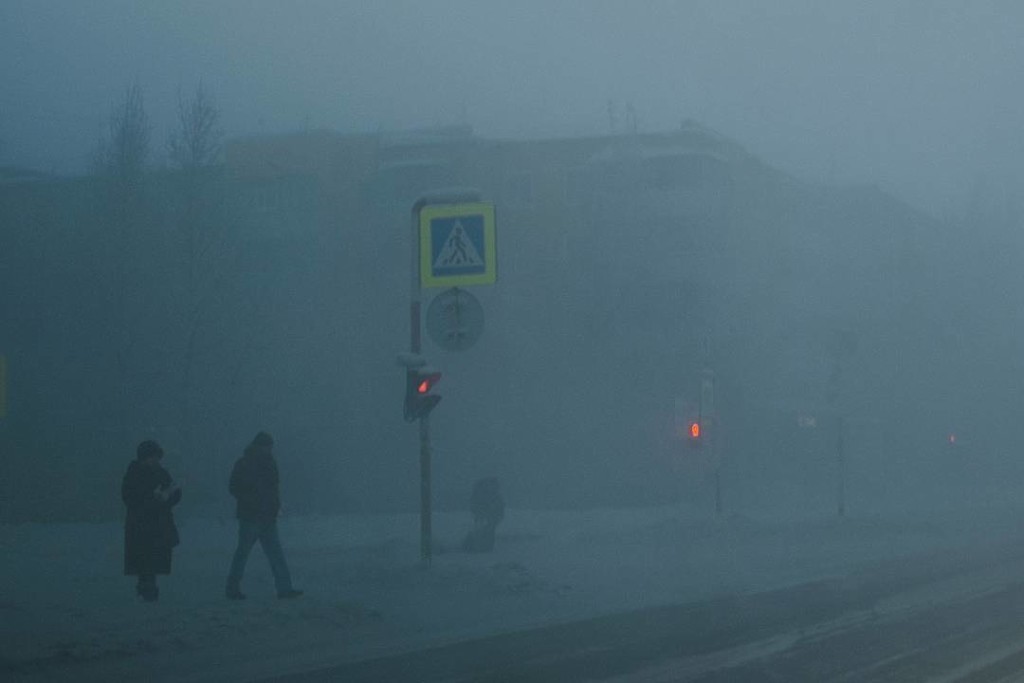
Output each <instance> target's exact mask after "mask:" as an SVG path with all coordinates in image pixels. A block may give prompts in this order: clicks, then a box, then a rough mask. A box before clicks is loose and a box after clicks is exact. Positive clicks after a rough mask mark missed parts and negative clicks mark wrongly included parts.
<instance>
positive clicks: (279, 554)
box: [225, 432, 302, 600]
mask: <svg viewBox="0 0 1024 683" xmlns="http://www.w3.org/2000/svg"><path fill="white" fill-rule="evenodd" d="M273 448H274V439H273V438H272V437H271V436H270V434H267V433H266V432H260V433H259V434H257V435H256V437H255V438H254V439H253V440H252V443H250V444H249V445H248V446H246V448H245V452H244V454H243V455H242V457H241V458H239V459H238V460H237V461H236V462H235V466H234V468H233V469H232V470H231V480H230V483H229V487H228V488H229V490H230V491H231V495H232V496H234V497H235V500H236V501H237V508H236V509H237V514H238V547H237V548H236V549H235V556H234V558H233V559H232V560H231V570H230V571H229V572H228V580H227V586H226V588H225V595H226V596H227V597H228V599H230V600H244V599H245V595H244V594H243V593H242V590H241V583H242V575H243V574H244V573H245V564H246V562H247V561H248V559H249V552H250V551H251V550H252V547H253V545H255V543H256V541H259V542H260V545H261V546H262V547H263V554H264V555H266V556H267V561H268V562H269V563H270V570H271V572H273V574H274V585H275V587H276V588H277V597H279V598H297V597H299V596H300V595H302V591H300V590H295V587H294V586H292V577H291V574H290V573H289V572H288V563H287V562H286V561H285V559H284V551H283V550H282V549H281V539H280V537H279V536H278V533H277V513H278V511H280V509H281V496H280V492H279V477H278V473H277V462H276V461H275V460H274V454H273Z"/></svg>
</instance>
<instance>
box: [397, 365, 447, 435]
mask: <svg viewBox="0 0 1024 683" xmlns="http://www.w3.org/2000/svg"><path fill="white" fill-rule="evenodd" d="M440 381H441V373H440V372H438V371H437V370H434V369H432V368H428V367H419V368H409V369H408V370H406V373H405V410H404V415H405V420H406V422H414V421H416V420H419V419H420V418H423V417H426V416H427V415H430V411H431V410H433V409H434V406H436V405H437V404H438V403H440V402H441V397H440V396H438V395H436V394H432V393H430V392H431V391H432V390H433V389H434V385H435V384H437V383H438V382H440Z"/></svg>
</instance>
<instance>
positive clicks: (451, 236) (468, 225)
mask: <svg viewBox="0 0 1024 683" xmlns="http://www.w3.org/2000/svg"><path fill="white" fill-rule="evenodd" d="M419 220H420V285H421V286H423V287H465V286H467V285H491V284H494V281H495V280H496V279H497V257H496V255H497V249H496V248H495V241H494V238H495V230H494V204H490V203H485V202H476V203H472V204H433V205H427V206H425V207H423V208H422V209H420V219H419Z"/></svg>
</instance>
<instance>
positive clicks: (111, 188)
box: [94, 83, 150, 437]
mask: <svg viewBox="0 0 1024 683" xmlns="http://www.w3.org/2000/svg"><path fill="white" fill-rule="evenodd" d="M149 141H150V124H149V117H148V116H147V115H146V108H145V104H144V101H143V96H142V88H141V87H140V86H139V84H138V83H133V84H132V85H130V86H128V88H127V89H126V90H125V94H124V98H123V99H122V100H121V102H120V103H119V104H117V105H116V106H115V107H114V109H113V111H112V113H111V115H110V119H109V121H108V124H107V131H106V136H105V137H103V138H102V139H101V140H100V142H99V144H98V146H97V148H96V154H95V158H94V165H95V169H96V172H97V175H98V176H99V177H100V178H101V179H102V181H103V182H102V185H101V188H102V190H103V195H102V197H101V206H102V207H103V214H104V216H105V224H106V226H107V230H106V231H105V233H104V236H105V237H106V242H107V244H108V247H109V249H110V253H109V256H108V259H109V262H110V263H111V264H112V265H113V268H114V281H113V288H114V292H113V297H112V298H113V301H114V307H115V310H114V311H113V314H114V316H113V320H114V325H113V328H114V329H113V333H114V335H115V339H114V343H113V346H114V348H115V349H116V365H117V378H118V398H117V405H116V411H117V414H118V421H119V423H120V428H121V431H122V434H121V436H122V437H127V436H128V435H127V425H128V411H129V406H130V404H131V397H130V393H131V392H130V389H129V379H130V373H129V364H130V363H129V358H130V355H131V352H132V346H133V345H134V342H135V339H136V335H135V334H134V331H133V328H132V327H131V326H130V325H129V320H130V319H131V317H130V312H129V311H128V292H129V290H130V289H131V285H132V284H133V283H131V282H129V269H128V264H129V262H130V260H131V258H132V257H133V255H134V254H136V253H137V250H136V246H137V240H138V232H139V228H140V227H141V226H142V224H143V222H144V220H145V193H144V189H145V187H144V186H145V179H146V172H147V163H148V160H149V152H150V147H149Z"/></svg>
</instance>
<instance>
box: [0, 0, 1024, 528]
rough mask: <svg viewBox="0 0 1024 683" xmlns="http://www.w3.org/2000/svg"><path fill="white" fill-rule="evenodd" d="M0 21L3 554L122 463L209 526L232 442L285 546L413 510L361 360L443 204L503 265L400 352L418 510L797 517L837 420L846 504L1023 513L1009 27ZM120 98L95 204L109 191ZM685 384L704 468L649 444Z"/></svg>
mask: <svg viewBox="0 0 1024 683" xmlns="http://www.w3.org/2000/svg"><path fill="white" fill-rule="evenodd" d="M0 19H2V20H0V69H2V72H0V73H2V82H3V84H4V105H3V109H2V118H0V140H2V147H0V164H2V166H3V169H4V170H5V174H6V177H5V182H4V185H3V186H2V188H0V189H2V193H3V203H2V205H0V220H2V240H3V250H2V256H0V258H2V264H3V270H2V272H0V282H2V288H0V301H2V302H3V310H4V311H5V319H6V321H7V322H6V323H5V324H4V326H3V328H2V329H0V351H2V352H3V353H4V354H5V356H6V358H7V364H8V375H9V379H8V383H7V384H8V386H7V404H8V409H7V416H6V418H4V420H3V422H2V427H3V439H4V472H5V474H4V479H5V486H6V490H5V497H6V498H7V503H6V504H5V506H4V514H5V515H7V516H9V518H11V519H35V518H47V519H48V518H59V519H74V518H78V517H85V518H103V519H109V518H112V517H116V516H117V515H118V514H119V509H120V502H119V501H118V500H117V499H116V497H115V496H113V495H112V494H110V492H112V491H113V490H114V489H113V488H112V484H111V482H116V481H117V479H118V477H119V476H120V472H121V471H122V470H123V468H124V466H125V464H126V463H127V462H128V461H129V460H130V459H131V457H132V452H133V445H134V444H135V443H136V442H138V441H139V440H141V439H142V438H146V437H151V438H156V439H158V440H159V441H161V443H163V444H165V447H166V448H167V450H168V454H169V457H168V461H167V464H168V468H169V469H171V470H172V471H174V472H175V474H176V476H178V477H180V478H182V479H183V480H185V481H187V482H188V486H189V487H190V490H191V492H192V496H191V497H190V499H189V505H191V506H192V509H193V510H194V511H196V512H202V511H220V512H222V511H223V510H225V509H227V506H228V502H227V500H226V498H227V496H226V494H225V492H224V479H225V477H226V475H227V472H228V470H229V468H230V464H231V462H232V461H233V460H234V458H236V457H237V456H238V454H239V453H240V451H241V448H242V447H243V446H244V445H245V444H246V443H247V441H248V439H249V438H251V436H252V434H254V433H255V432H256V431H257V430H260V429H267V430H270V431H272V432H273V433H274V434H275V437H276V438H277V441H278V444H279V448H280V457H281V460H282V471H283V472H284V473H285V474H284V482H285V487H286V496H285V498H286V501H287V500H288V499H290V500H291V503H290V504H291V505H292V507H293V509H294V510H295V511H299V512H318V511H320V512H358V511H371V510H373V511H377V510H411V509H415V507H416V505H417V496H418V479H417V477H418V465H417V441H416V430H415V427H413V426H410V425H407V424H405V423H404V422H403V421H402V419H401V401H402V389H403V388H402V375H401V372H402V371H401V369H400V368H398V367H397V366H396V365H395V362H394V358H395V354H396V353H397V352H399V351H402V350H405V349H406V348H407V342H408V334H409V327H408V326H409V322H408V316H407V310H408V281H409V273H408V263H409V252H408V250H409V248H410V244H409V243H410V239H409V231H408V221H409V209H410V207H411V205H412V203H413V202H414V201H415V199H416V197H417V196H418V195H419V193H421V192H424V191H428V190H431V189H436V188H437V187H439V186H444V185H463V186H474V187H478V188H480V189H481V191H482V192H483V196H484V198H485V199H490V200H493V201H494V202H495V204H496V206H497V208H498V215H499V228H498V229H499V244H500V245H501V246H500V250H499V273H500V276H499V280H498V283H497V284H496V285H495V286H493V287H486V288H477V294H478V296H479V297H480V299H481V301H482V302H483V305H484V310H485V315H486V326H485V332H484V335H483V337H482V338H481V341H480V343H479V344H478V345H477V346H476V347H474V348H473V349H471V350H469V351H466V352H461V353H453V352H445V351H441V350H439V349H437V348H436V347H435V346H432V345H431V343H430V342H428V343H427V345H426V348H425V353H426V355H427V356H428V357H429V359H430V360H431V362H432V364H434V365H436V366H438V367H439V368H440V369H441V370H442V371H443V372H444V379H443V382H442V384H441V385H440V393H441V394H442V395H443V396H444V400H443V402H442V403H441V406H440V407H439V408H438V409H437V411H436V412H435V413H434V418H433V430H434V439H435V443H434V447H435V473H434V476H435V498H436V502H437V504H438V505H439V506H440V507H441V508H453V509H460V508H461V507H462V506H464V505H465V501H466V497H467V495H468V491H469V488H470V486H471V484H472V482H473V481H474V480H476V479H477V478H479V477H481V476H487V475H496V476H498V477H499V478H500V479H501V480H502V481H503V482H504V484H505V486H506V488H507V491H508V496H509V498H510V500H511V501H514V504H518V505H522V506H532V507H542V508H543V507H550V508H563V507H570V508H573V507H589V506H618V505H630V506H636V505H645V504H661V503H665V502H671V501H679V500H688V501H698V502H699V503H700V504H701V505H708V506H710V505H713V502H712V497H713V493H712V491H713V486H712V483H711V482H712V480H713V476H714V473H715V471H716V470H717V471H718V472H719V473H720V475H721V481H722V484H723V491H724V500H725V506H726V508H727V509H728V510H730V511H732V512H740V511H742V512H744V513H748V514H767V513H770V512H779V511H786V512H795V513H808V514H827V513H828V511H830V510H832V509H834V508H835V506H836V500H835V498H836V495H837V494H836V490H837V489H836V486H837V476H838V472H839V469H837V468H839V464H838V460H837V458H838V453H837V446H836V444H837V440H838V438H839V429H838V427H837V425H838V424H839V422H838V420H839V419H840V418H841V419H842V420H843V421H844V422H843V425H844V427H843V432H842V436H843V448H844V456H843V457H845V464H844V465H843V467H844V468H845V470H844V480H843V481H844V486H845V487H846V488H845V495H846V496H847V500H846V501H845V504H846V505H847V506H848V507H849V509H860V510H882V509H887V508H888V507H893V506H896V507H900V506H904V507H905V506H908V505H909V506H927V505H929V504H933V503H934V504H941V505H950V504H953V503H956V504H963V505H966V506H970V505H973V504H975V503H981V502H984V501H991V500H999V499H1001V496H1010V495H1011V494H1012V493H1013V492H1014V491H1015V490H1016V487H1017V485H1018V484H1019V483H1020V482H1021V478H1022V477H1024V471H1022V469H1021V466H1020V465H1019V457H1018V451H1019V444H1020V442H1021V437H1022V436H1024V435H1022V434H1021V429H1022V428H1021V424H1020V421H1019V420H1016V419H1015V413H1016V408H1017V405H1018V403H1019V400H1020V398H1021V397H1020V393H1021V390H1020V385H1021V384H1020V380H1021V365H1020V360H1019V350H1018V341H1017V340H1018V337H1019V333H1020V331H1021V323H1022V321H1021V314H1020V311H1021V310H1022V309H1021V307H1020V305H1019V304H1020V303H1021V292H1022V290H1021V286H1020V285H1021V275H1020V273H1021V269H1020V267H1019V266H1020V255H1021V246H1022V245H1021V238H1020V234H1019V227H1020V214H1019V211H1018V208H1019V205H1018V203H1017V191H1018V188H1019V179H1020V177H1021V175H1020V171H1021V168H1020V162H1019V159H1020V151H1021V142H1020V137H1019V135H1017V134H1016V131H1015V126H1016V123H1017V121H1018V120H1019V119H1020V114H1021V113H1022V112H1021V107H1022V101H1021V99H1022V98H1021V95H1020V93H1021V92H1024V90H1022V89H1021V87H1020V85H1021V83H1020V79H1021V78H1022V76H1021V73H1024V71H1022V70H1021V68H1020V66H1021V53H1020V51H1021V49H1022V48H1021V46H1020V43H1019V41H1018V40H1017V39H1016V37H1017V35H1018V33H1019V29H1020V28H1021V20H1022V19H1024V10H1021V9H1020V8H1019V7H1018V6H1017V5H1015V4H1013V3H1009V2H1005V3H1000V2H990V3H952V2H942V3H933V2H927V3H925V2H920V3H910V2H905V3H895V4H894V3H889V2H884V3H883V2H879V3H867V4H865V3H858V4H856V5H850V6H842V7H840V6H824V5H822V4H821V3H811V2H807V3H798V2H784V3H774V4H773V5H772V6H771V8H770V9H769V8H767V7H765V6H764V5H763V3H756V2H749V3H748V2H731V3H710V2H709V3H650V4H647V5H644V6H643V7H642V8H633V7H632V6H630V5H627V4H626V3H596V2H586V3H583V2H580V3H559V4H558V5H557V6H555V7H554V8H552V7H549V6H548V5H547V4H546V3H507V4H497V3H469V2H467V3H457V2H445V3H411V2H410V3H399V2H391V3H381V4H374V5H370V4H358V3H335V2H307V3H302V4H300V5H299V6H298V7H297V8H291V7H284V6H282V5H280V4H279V3H271V2H219V3H200V2H195V3H174V4H171V5H166V6H165V5H161V4H140V3H133V2H97V3H88V4H82V3H73V2H66V3H62V2H54V3H46V4H44V5H40V4H39V3H34V2H13V1H10V2H6V3H4V4H3V7H2V8H0ZM197 88H201V90H200V91H197ZM196 92H202V93H204V95H203V97H207V98H208V100H206V101H208V102H210V103H212V104H211V107H212V110H213V111H215V112H216V114H217V120H216V135H214V136H213V137H212V138H210V140H211V144H213V145H214V146H213V147H212V148H211V149H213V151H214V152H216V154H214V155H212V156H211V157H210V158H209V159H204V160H202V161H203V163H202V164H198V165H193V166H189V165H188V164H184V163H183V162H182V161H181V159H180V158H176V157H175V156H174V154H173V153H172V152H170V151H169V150H170V149H171V148H170V147H169V146H168V144H167V143H168V139H169V138H170V137H171V136H172V135H173V134H174V132H175V130H177V126H179V121H178V119H177V117H178V115H179V113H180V111H181V110H179V104H181V103H188V102H192V101H193V100H192V98H194V97H195V93H196ZM133 93H134V94H135V95H136V96H137V97H138V98H139V99H138V101H139V103H140V106H142V107H143V108H144V112H145V121H144V123H145V126H144V130H145V132H146V134H147V136H148V137H147V143H148V146H147V155H146V156H145V158H144V159H142V160H141V161H140V165H139V166H138V167H137V168H136V169H135V170H136V171H137V176H133V178H135V180H130V182H129V181H126V180H125V178H124V177H121V176H117V174H116V173H114V172H113V171H114V170H118V169H120V170H121V171H123V170H124V168H125V167H124V164H123V159H122V160H121V163H122V165H121V166H116V164H115V165H114V166H111V165H110V164H107V165H106V166H104V159H105V158H106V159H107V160H108V161H109V159H110V158H111V157H110V151H111V149H112V147H113V144H114V141H115V139H116V135H115V129H116V127H112V125H111V124H112V122H116V121H117V120H119V119H118V117H119V116H123V114H124V111H126V110H125V109H124V108H123V107H124V104H125V102H126V97H127V98H129V100H130V98H131V97H132V96H133ZM121 120H123V118H122V119H121ZM573 141H576V142H573ZM574 145H575V146H574ZM560 149H561V150H563V151H561V152H560V151H558V150H560ZM104 150H105V153H106V154H107V156H106V157H104V156H103V154H99V155H98V154H97V152H98V151H100V152H103V151H104ZM424 150H426V151H424ZM432 150H433V151H432ZM437 150H440V152H438V153H441V154H443V155H448V157H450V158H449V160H448V161H446V162H445V164H447V165H445V166H444V167H443V168H440V170H438V169H437V168H435V169H434V170H430V169H427V170H423V169H422V168H420V170H418V171H417V170H413V171H408V173H407V172H406V171H401V170H400V169H401V168H405V167H404V166H402V164H406V163H412V162H410V160H413V161H415V163H416V164H421V165H422V164H425V163H426V161H430V158H429V154H432V153H434V152H436V151H437ZM680 150H683V151H682V152H681V151H680ZM684 152H685V153H684ZM361 155H362V156H361ZM403 155H406V156H403ZM452 159H454V161H452ZM659 159H667V161H659ZM431 163H433V161H431ZM410 168H412V167H410ZM417 168H418V167H417ZM367 169H369V170H367ZM395 169H399V170H395ZM403 173H405V174H406V175H402V174H403ZM566 173H569V174H570V175H569V176H566V175H565V174H566ZM524 179H525V180H524ZM524 182H525V183H526V184H525V185H524V184H523V183H524ZM567 188H568V189H567ZM268 197H270V199H269V200H268ZM197 235H198V237H196V236H197ZM190 240H192V241H190ZM196 240H198V241H196ZM433 293H435V292H430V294H433ZM705 368H709V369H712V370H713V371H714V373H715V377H716V382H717V384H716V391H717V395H718V402H717V408H718V410H717V413H718V415H717V419H718V420H719V421H720V425H719V426H718V427H717V428H716V431H717V432H718V434H717V437H716V443H715V453H713V454H709V453H708V452H706V451H705V450H700V449H697V450H694V449H692V448H689V447H688V446H687V444H686V441H685V439H684V438H682V437H681V436H680V434H679V433H678V432H679V427H680V422H681V421H683V420H685V419H687V417H688V413H687V411H691V412H692V405H693V404H694V402H695V401H696V395H697V391H698V388H699V385H700V377H701V376H702V374H701V373H702V372H703V371H704V369H705ZM951 437H952V439H951ZM954 442H955V443H954ZM108 494H109V495H108Z"/></svg>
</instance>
